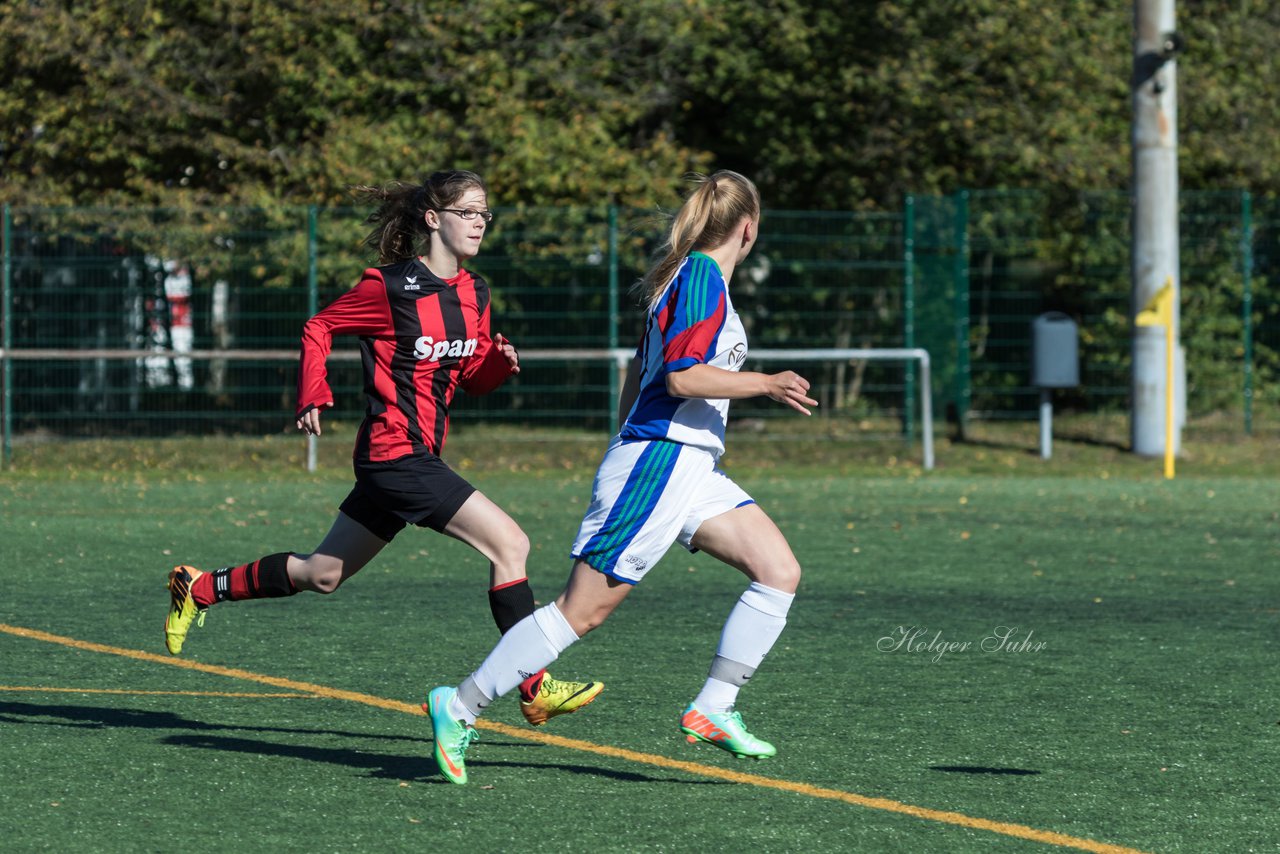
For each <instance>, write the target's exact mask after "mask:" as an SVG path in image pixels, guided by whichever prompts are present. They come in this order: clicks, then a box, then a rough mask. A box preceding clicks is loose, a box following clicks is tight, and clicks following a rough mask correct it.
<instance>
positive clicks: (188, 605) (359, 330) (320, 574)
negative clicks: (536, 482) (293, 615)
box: [165, 170, 604, 726]
mask: <svg viewBox="0 0 1280 854" xmlns="http://www.w3.org/2000/svg"><path fill="white" fill-rule="evenodd" d="M361 191H362V196H363V197H364V198H365V199H367V200H370V201H374V202H376V203H377V205H378V207H377V210H376V211H375V212H374V213H373V214H372V215H370V217H369V219H368V222H369V223H371V224H374V226H375V228H374V230H373V231H372V233H370V234H369V236H368V238H367V239H366V241H365V242H366V244H367V245H369V246H370V247H371V248H373V249H376V250H377V251H378V255H379V260H380V264H381V266H378V267H372V268H370V269H368V270H365V272H364V275H363V277H362V278H361V279H360V282H359V284H357V285H356V286H355V287H354V288H352V289H351V290H350V291H348V292H347V293H345V294H343V295H342V296H341V297H339V298H338V299H337V300H335V301H334V302H333V303H332V304H331V305H329V306H328V307H327V308H325V309H324V310H322V311H321V312H320V313H318V314H317V315H315V316H314V317H312V318H311V319H310V320H308V321H307V322H306V324H305V325H304V326H303V330H302V354H301V363H300V366H299V371H298V411H297V424H298V429H300V430H302V431H303V432H304V433H308V434H310V435H315V436H318V435H320V429H321V428H320V422H321V413H322V412H323V411H324V410H325V409H328V408H329V407H331V406H333V392H332V391H331V390H330V388H329V384H328V382H327V380H326V368H325V361H326V359H327V357H328V355H329V351H330V348H331V346H332V342H333V336H334V335H357V336H359V339H360V351H361V357H362V361H363V365H364V389H365V395H366V397H367V399H368V406H367V409H366V413H365V419H364V423H363V424H361V426H360V431H359V433H358V435H357V438H356V446H355V452H354V468H355V476H356V483H355V486H354V487H353V488H352V490H351V493H350V494H349V495H348V496H347V497H346V499H345V500H344V501H343V502H342V504H341V506H340V507H339V508H338V518H337V519H336V520H335V521H334V523H333V527H332V528H331V529H330V530H329V533H328V534H327V535H326V536H325V538H324V541H323V542H321V543H320V545H319V546H318V547H316V549H315V551H313V552H311V553H310V554H297V553H294V552H278V553H275V554H270V555H267V556H265V557H261V558H259V559H257V560H254V561H251V562H249V563H245V564H240V565H237V566H228V567H225V568H223V569H219V570H215V571H213V572H201V571H200V570H198V569H196V568H194V567H190V566H178V567H175V568H174V569H173V571H172V572H170V574H169V592H170V607H169V614H168V617H167V618H166V620H165V645H166V647H167V648H168V650H169V652H170V653H171V654H173V655H177V654H178V653H179V652H181V650H182V644H183V641H184V640H185V639H186V635H187V631H188V630H189V629H190V627H191V623H192V622H193V621H194V620H195V619H196V618H197V617H199V619H200V622H201V624H203V622H204V612H205V610H206V609H208V608H209V607H210V606H211V605H215V604H217V603H219V602H226V601H236V600H240V599H261V598H271V597H279V596H292V595H293V594H295V593H297V592H299V591H301V590H313V591H315V592H317V593H332V592H333V591H335V590H337V589H338V587H339V586H340V585H341V584H342V583H343V582H344V581H346V580H347V579H348V578H350V577H351V576H352V575H354V574H355V573H357V572H359V571H360V569H361V568H362V567H364V566H365V565H366V564H367V563H368V562H369V561H370V560H372V559H373V558H374V556H375V555H377V554H378V552H380V551H381V550H382V549H383V547H384V546H386V545H387V543H389V542H391V540H392V539H393V538H394V537H395V536H396V534H398V533H399V532H400V531H401V530H402V529H403V528H404V527H405V526H406V525H417V526H420V527H425V528H432V529H434V530H436V531H440V532H442V533H445V534H448V535H449V536H451V537H455V538H457V539H459V540H462V541H463V542H465V543H467V544H468V545H470V546H471V547H473V548H474V549H476V550H477V551H478V552H480V553H481V554H483V555H484V556H485V557H487V558H488V559H489V566H490V576H489V582H490V589H489V604H490V607H491V609H492V611H493V617H494V621H495V622H496V623H497V624H498V630H499V631H500V632H502V633H505V632H506V631H507V630H508V629H510V628H511V627H512V626H514V625H515V624H516V623H518V622H520V621H521V620H522V619H524V618H525V617H527V616H529V615H530V614H532V613H533V610H534V599H533V592H532V591H531V590H530V588H529V582H528V579H527V577H526V573H525V560H526V558H527V557H528V555H529V539H528V537H527V536H526V535H525V533H524V531H522V530H521V529H520V526H519V525H517V524H516V523H515V521H514V520H512V518H511V517H510V516H508V515H507V514H506V513H505V512H503V510H502V508H500V507H498V505H496V504H494V503H493V502H492V501H490V500H489V499H488V498H486V497H485V496H484V495H483V494H481V493H480V492H479V491H477V490H476V488H475V487H474V486H472V485H471V484H470V483H468V482H467V481H466V480H464V479H463V478H462V477H461V476H460V475H458V474H457V473H456V472H454V471H453V470H452V469H450V468H449V466H448V465H446V464H445V462H444V461H443V460H441V459H440V456H439V454H440V451H441V448H442V447H443V446H444V441H445V436H446V435H447V433H448V430H449V404H450V403H451V402H452V400H453V396H454V393H455V392H456V391H457V389H458V387H459V386H461V387H462V388H463V389H465V390H466V391H467V392H468V393H469V394H485V393H487V392H490V391H492V390H494V389H495V388H497V387H498V386H500V385H501V384H502V383H503V382H504V381H505V380H506V379H507V377H509V376H511V375H512V374H517V373H519V372H520V359H519V355H518V354H517V353H516V349H515V347H513V346H512V345H511V343H510V342H509V341H507V340H506V339H505V338H503V336H502V335H490V332H489V286H488V285H487V284H486V283H485V281H484V279H482V278H480V277H479V276H477V275H475V274H473V273H469V272H468V271H466V270H465V269H463V268H462V264H463V263H464V262H465V261H467V260H469V259H471V258H473V257H475V255H476V253H477V252H479V250H480V243H481V241H482V240H483V239H484V235H485V229H486V228H487V226H488V224H489V222H490V221H491V220H492V219H493V214H492V213H491V212H490V211H489V208H488V191H487V188H486V187H485V184H484V181H483V179H481V177H480V176H479V175H477V174H475V173H474V172H466V171H460V170H455V171H446V172H435V173H433V174H432V175H431V176H430V177H429V178H427V180H426V181H425V182H424V183H422V184H406V183H400V182H396V183H392V184H389V185H387V186H385V187H363V188H361ZM603 687H604V686H603V685H602V684H601V683H598V682H587V683H581V682H563V681H559V680H555V679H552V678H550V677H549V676H547V675H546V672H545V671H541V672H539V673H537V674H535V675H534V676H531V677H529V678H528V679H527V680H526V681H525V683H524V684H523V685H522V691H523V696H522V698H521V699H522V702H521V708H522V710H523V711H524V714H525V717H526V718H527V719H528V720H529V722H530V723H532V724H534V725H535V726H537V725H540V724H542V723H545V722H546V720H547V719H548V718H550V717H553V716H555V715H558V714H564V713H566V712H572V711H576V710H577V709H579V708H581V707H582V706H584V705H586V704H587V703H589V702H591V701H592V700H594V699H595V697H596V696H597V695H598V694H599V693H600V691H601V690H602V688H603Z"/></svg>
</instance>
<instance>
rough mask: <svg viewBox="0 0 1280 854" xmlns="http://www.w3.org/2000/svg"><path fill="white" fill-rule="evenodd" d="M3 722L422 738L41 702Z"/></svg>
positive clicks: (0, 718)
mask: <svg viewBox="0 0 1280 854" xmlns="http://www.w3.org/2000/svg"><path fill="white" fill-rule="evenodd" d="M37 718H60V719H61V720H36V719H37ZM0 723H9V724H25V725H28V726H33V725H34V726H60V727H71V728H74V729H107V728H126V727H132V728H135V729H183V730H206V731H207V730H214V731H216V730H238V731H241V732H280V733H297V734H305V735H319V734H323V735H336V736H342V737H346V738H358V739H362V740H391V741H419V739H417V738H415V737H413V736H408V735H379V734H377V733H366V732H339V731H336V730H328V729H325V730H320V729H302V728H290V727H267V726H240V725H235V724H211V723H205V722H204V721H194V720H191V719H189V718H184V717H180V716H179V715H175V714H174V713H172V712H154V711H143V710H141V709H112V708H107V707H102V706H67V705H41V704H38V703H4V702H0Z"/></svg>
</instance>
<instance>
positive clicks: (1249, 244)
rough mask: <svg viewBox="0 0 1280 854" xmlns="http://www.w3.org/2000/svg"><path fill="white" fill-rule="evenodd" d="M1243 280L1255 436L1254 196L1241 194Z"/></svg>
mask: <svg viewBox="0 0 1280 854" xmlns="http://www.w3.org/2000/svg"><path fill="white" fill-rule="evenodd" d="M1240 278H1241V279H1242V285H1243V287H1244V293H1243V294H1242V296H1241V299H1240V305H1241V308H1240V312H1241V315H1242V320H1243V321H1244V325H1243V329H1242V334H1243V336H1244V434H1245V435H1246V436H1251V435H1253V197H1252V196H1251V195H1249V191H1248V190H1243V191H1242V192H1241V193H1240Z"/></svg>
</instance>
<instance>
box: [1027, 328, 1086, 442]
mask: <svg viewBox="0 0 1280 854" xmlns="http://www.w3.org/2000/svg"><path fill="white" fill-rule="evenodd" d="M1079 342H1080V333H1079V330H1078V329H1077V328H1076V322H1075V321H1074V320H1072V319H1071V318H1070V317H1068V316H1067V315H1065V314H1063V313H1062V312H1060V311H1046V312H1045V313H1044V314H1042V315H1040V316H1039V317H1037V318H1036V319H1035V320H1033V321H1031V384H1032V385H1034V386H1038V387H1039V389H1040V456H1041V458H1042V459H1046V460H1047V459H1049V457H1051V456H1052V455H1053V451H1052V447H1051V446H1052V444H1053V402H1052V400H1051V399H1050V391H1049V390H1050V389H1055V388H1074V387H1075V386H1078V385H1080V343H1079Z"/></svg>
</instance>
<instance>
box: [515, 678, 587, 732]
mask: <svg viewBox="0 0 1280 854" xmlns="http://www.w3.org/2000/svg"><path fill="white" fill-rule="evenodd" d="M603 690H604V683H603V682H561V681H559V680H558V679H552V678H551V674H549V673H545V672H544V673H543V674H542V682H541V684H540V685H538V690H537V692H536V693H535V694H534V695H533V699H532V700H523V699H522V700H521V701H520V711H522V712H524V719H525V720H527V721H528V722H529V723H531V724H533V725H534V726H542V725H543V724H545V723H546V722H547V721H549V720H551V719H552V718H554V717H555V716H556V715H567V714H569V713H570V712H576V711H578V709H581V708H582V707H583V706H585V705H587V703H590V702H591V701H592V700H594V699H595V698H596V697H599V696H600V692H601V691H603Z"/></svg>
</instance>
